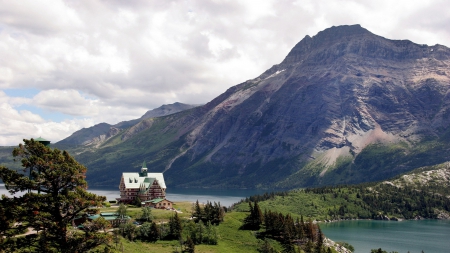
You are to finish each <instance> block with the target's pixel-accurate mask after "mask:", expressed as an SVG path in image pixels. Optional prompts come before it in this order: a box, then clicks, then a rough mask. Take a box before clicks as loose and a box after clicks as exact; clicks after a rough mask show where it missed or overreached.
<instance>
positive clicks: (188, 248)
mask: <svg viewBox="0 0 450 253" xmlns="http://www.w3.org/2000/svg"><path fill="white" fill-rule="evenodd" d="M184 247H185V248H184V252H186V253H194V252H195V244H194V242H193V241H192V239H191V237H189V236H187V238H186V241H185V242H184Z"/></svg>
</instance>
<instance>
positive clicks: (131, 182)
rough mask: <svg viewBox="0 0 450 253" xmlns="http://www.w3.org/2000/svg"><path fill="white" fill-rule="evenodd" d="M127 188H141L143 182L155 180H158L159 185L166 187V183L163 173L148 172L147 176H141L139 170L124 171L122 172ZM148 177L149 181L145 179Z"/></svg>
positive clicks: (148, 182)
mask: <svg viewBox="0 0 450 253" xmlns="http://www.w3.org/2000/svg"><path fill="white" fill-rule="evenodd" d="M122 177H123V179H124V183H125V187H126V188H135V189H139V188H140V186H141V184H142V183H144V184H146V185H147V184H150V185H151V184H153V181H154V180H155V179H156V180H158V184H159V186H161V188H163V189H166V183H165V182H164V176H163V173H148V174H147V176H146V177H141V176H139V173H137V172H124V173H122ZM146 179H147V181H145V180H146Z"/></svg>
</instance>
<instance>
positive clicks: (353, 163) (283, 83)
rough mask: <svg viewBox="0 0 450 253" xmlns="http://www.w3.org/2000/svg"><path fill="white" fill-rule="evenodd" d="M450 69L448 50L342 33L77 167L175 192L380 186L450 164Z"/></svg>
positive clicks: (106, 180) (124, 135)
mask: <svg viewBox="0 0 450 253" xmlns="http://www.w3.org/2000/svg"><path fill="white" fill-rule="evenodd" d="M449 66H450V49H449V48H447V47H445V46H441V45H434V46H427V45H421V44H415V43H413V42H411V41H408V40H389V39H386V38H383V37H380V36H377V35H375V34H373V33H371V32H369V31H368V30H366V29H364V28H362V27H361V26H359V25H351V26H338V27H331V28H328V29H326V30H324V31H321V32H319V33H318V34H317V35H315V36H313V37H310V36H306V37H304V38H303V39H302V40H301V41H300V42H299V43H298V44H297V45H295V47H294V48H293V49H292V50H291V51H290V52H289V54H288V55H287V56H286V58H285V59H284V60H283V61H282V62H281V63H280V64H277V65H274V66H273V67H271V68H270V69H268V70H267V71H265V72H264V73H262V74H261V75H260V76H258V77H256V78H254V79H251V80H248V81H246V82H243V83H241V84H238V85H236V86H234V87H231V88H229V89H228V90H227V91H226V92H224V93H223V94H221V95H220V96H218V97H217V98H215V99H213V100H212V101H211V102H209V103H207V104H205V105H203V106H200V107H196V108H193V109H191V110H186V111H182V112H179V113H176V114H172V115H168V116H163V117H158V118H149V119H143V120H141V121H139V123H137V124H136V125H134V126H132V127H130V128H128V129H125V130H123V131H122V132H120V133H117V134H116V135H114V136H113V137H111V138H110V139H109V140H108V141H106V142H104V144H102V146H101V147H98V148H96V149H93V150H89V151H85V152H80V153H79V154H77V159H78V160H79V161H81V162H83V163H84V164H85V165H86V166H87V167H88V169H89V170H88V171H89V172H88V181H90V182H91V183H93V184H114V185H115V184H117V183H118V180H119V179H120V173H121V172H122V171H137V170H138V169H139V165H140V164H141V163H142V162H143V161H146V162H147V166H148V168H149V170H153V171H159V172H164V175H165V178H166V183H167V184H168V185H169V187H170V186H172V187H173V186H178V187H224V188H255V187H256V188H270V187H276V188H293V187H302V186H312V185H325V184H338V183H356V182H364V181H373V180H381V179H385V178H389V177H392V176H394V175H397V174H400V173H403V172H406V171H409V170H412V169H414V168H417V167H420V166H425V165H433V164H438V163H442V162H445V161H447V160H450V159H449V158H450V157H449V154H450V153H449V152H448V151H449V150H450V144H449V140H450V128H449V125H450V117H449V116H450V97H449V96H450V93H449V88H450V79H449V76H450V67H449Z"/></svg>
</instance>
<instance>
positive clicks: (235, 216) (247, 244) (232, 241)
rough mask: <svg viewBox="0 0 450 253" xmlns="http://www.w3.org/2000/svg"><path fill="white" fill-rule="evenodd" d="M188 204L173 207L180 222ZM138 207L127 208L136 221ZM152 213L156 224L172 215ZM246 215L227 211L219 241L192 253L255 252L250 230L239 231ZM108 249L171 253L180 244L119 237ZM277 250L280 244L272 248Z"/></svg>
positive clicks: (185, 217)
mask: <svg viewBox="0 0 450 253" xmlns="http://www.w3.org/2000/svg"><path fill="white" fill-rule="evenodd" d="M191 207H192V203H191V202H177V203H175V205H174V208H175V209H180V210H181V211H182V212H183V213H179V216H180V217H181V218H182V219H188V218H189V217H190V215H191ZM116 210H117V206H112V207H109V208H101V212H115V211H116ZM140 210H141V208H137V207H129V208H128V209H127V214H128V215H129V216H131V217H132V218H137V217H139V215H140V212H141V211H140ZM152 214H153V216H154V218H155V219H154V220H155V222H156V223H158V222H160V221H162V222H164V221H167V220H168V219H169V218H170V217H171V216H172V215H173V212H172V211H167V210H160V209H152ZM247 214H248V213H246V212H230V213H227V214H226V215H225V217H224V222H222V223H221V224H220V225H219V226H218V227H217V232H218V235H219V240H218V244H217V245H196V246H195V252H197V253H228V252H235V253H247V252H248V253H252V252H255V253H256V252H258V251H257V248H258V239H256V237H255V235H254V234H253V232H252V231H248V230H239V228H240V227H241V226H242V222H243V220H244V218H245V217H246V216H247ZM111 246H112V247H113V248H114V249H115V250H116V252H122V251H121V250H122V247H123V249H124V252H129V253H134V252H161V253H166V252H167V253H171V252H174V251H175V250H177V249H178V250H180V242H179V241H176V240H173V241H157V242H155V243H150V242H141V241H139V240H136V241H133V242H132V241H129V240H127V239H124V238H121V240H120V243H118V244H117V247H116V244H114V243H111ZM275 246H276V247H278V248H280V246H279V245H277V244H276V245H275Z"/></svg>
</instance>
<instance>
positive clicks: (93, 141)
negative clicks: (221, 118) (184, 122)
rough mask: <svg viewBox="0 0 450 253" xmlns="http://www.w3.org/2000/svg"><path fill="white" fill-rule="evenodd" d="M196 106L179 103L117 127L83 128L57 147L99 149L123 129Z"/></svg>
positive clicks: (103, 124)
mask: <svg viewBox="0 0 450 253" xmlns="http://www.w3.org/2000/svg"><path fill="white" fill-rule="evenodd" d="M196 106H198V105H188V104H183V103H179V102H176V103H173V104H168V105H162V106H160V107H158V108H155V109H153V110H149V111H147V112H146V113H145V114H144V115H142V117H141V118H139V119H134V120H129V121H122V122H119V123H117V124H115V125H110V124H107V123H100V124H97V125H95V126H92V127H88V128H83V129H81V130H78V131H76V132H75V133H73V134H72V135H71V136H69V137H67V138H65V139H64V140H61V141H59V142H58V143H57V146H60V147H73V146H77V145H83V146H90V145H95V146H96V147H98V146H99V145H101V144H103V143H104V142H105V141H107V140H108V139H110V138H111V137H114V136H116V135H117V134H119V133H120V132H121V131H122V130H123V129H127V128H129V127H132V126H134V125H136V124H138V123H139V122H140V121H142V120H144V119H148V118H154V117H161V116H166V115H170V114H173V113H177V112H180V111H184V110H188V109H191V108H194V107H196Z"/></svg>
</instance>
